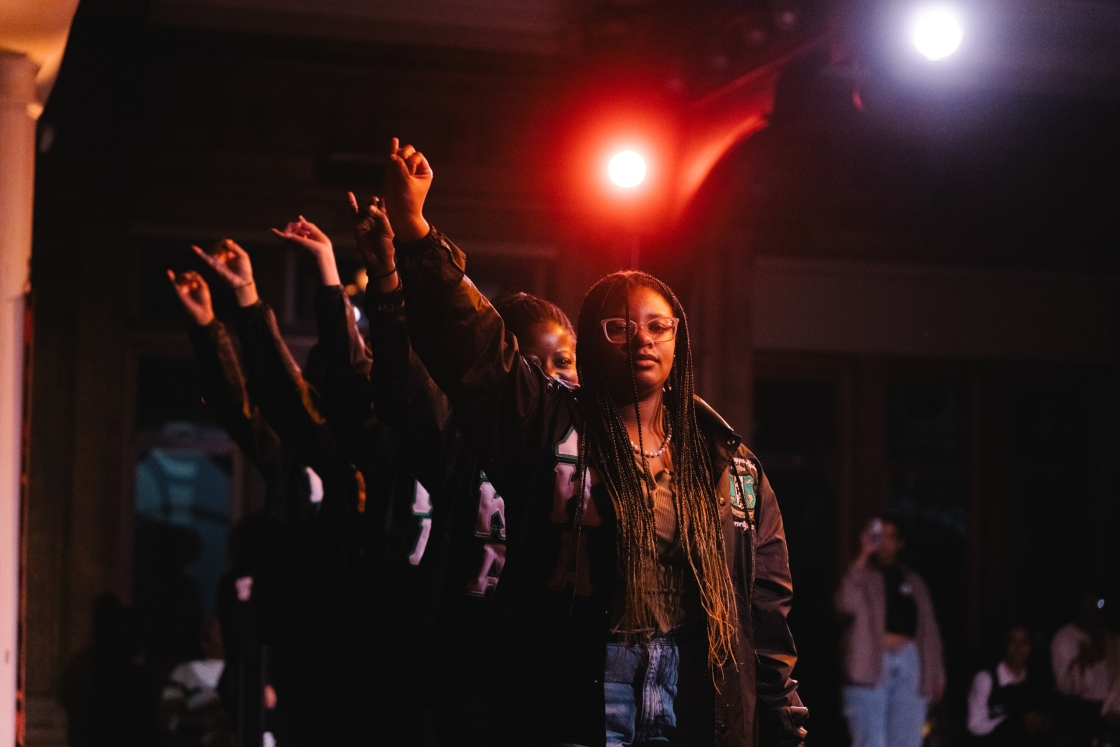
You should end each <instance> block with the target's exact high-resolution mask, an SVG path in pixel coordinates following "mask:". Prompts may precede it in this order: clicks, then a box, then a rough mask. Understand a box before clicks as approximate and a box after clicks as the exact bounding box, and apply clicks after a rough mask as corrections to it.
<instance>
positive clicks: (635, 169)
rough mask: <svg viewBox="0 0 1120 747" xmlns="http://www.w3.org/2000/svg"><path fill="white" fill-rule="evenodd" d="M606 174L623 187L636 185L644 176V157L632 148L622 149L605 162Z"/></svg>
mask: <svg viewBox="0 0 1120 747" xmlns="http://www.w3.org/2000/svg"><path fill="white" fill-rule="evenodd" d="M607 174H608V176H610V178H611V181H612V182H614V183H615V184H617V185H618V186H620V187H622V188H624V189H630V188H631V187H636V186H638V185H639V184H641V183H642V180H643V179H645V178H646V159H644V158H642V157H641V155H639V154H638V153H635V152H634V151H632V150H624V151H622V152H621V153H617V154H615V157H614V158H612V159H611V162H610V163H609V164H607Z"/></svg>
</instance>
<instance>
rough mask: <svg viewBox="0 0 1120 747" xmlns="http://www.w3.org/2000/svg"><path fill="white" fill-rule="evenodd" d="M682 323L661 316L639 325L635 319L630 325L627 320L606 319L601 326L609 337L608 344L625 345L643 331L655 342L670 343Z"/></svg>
mask: <svg viewBox="0 0 1120 747" xmlns="http://www.w3.org/2000/svg"><path fill="white" fill-rule="evenodd" d="M680 321H681V320H680V319H677V318H675V317H671V316H659V317H657V318H655V319H650V320H649V321H648V322H645V323H638V322H636V321H634V320H633V319H631V320H630V321H629V323H627V321H626V320H625V319H604V320H602V321H601V322H600V324H602V325H603V334H605V335H606V336H607V341H608V342H613V343H624V342H626V341H627V340H629V339H631V338H634V337H637V336H638V331H639V330H643V329H644V330H645V332H646V334H647V335H649V338H650V339H651V340H653V341H654V342H669V341H670V340H672V339H674V338H675V337H676V336H677V325H678V324H680Z"/></svg>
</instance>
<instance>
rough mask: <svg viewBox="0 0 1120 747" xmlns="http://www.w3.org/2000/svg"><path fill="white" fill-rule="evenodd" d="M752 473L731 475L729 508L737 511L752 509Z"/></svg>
mask: <svg viewBox="0 0 1120 747" xmlns="http://www.w3.org/2000/svg"><path fill="white" fill-rule="evenodd" d="M756 502H757V499H756V497H755V490H754V475H736V474H734V473H732V475H731V508H732V509H735V510H737V511H738V512H739V513H743V514H745V513H746V512H747V511H754V506H755V503H756Z"/></svg>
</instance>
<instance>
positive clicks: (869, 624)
mask: <svg viewBox="0 0 1120 747" xmlns="http://www.w3.org/2000/svg"><path fill="white" fill-rule="evenodd" d="M905 546H906V540H905V539H904V538H903V536H902V532H901V531H900V529H899V526H898V523H897V522H896V521H895V520H894V519H891V518H889V517H885V516H879V517H875V518H874V519H872V520H871V521H870V522H868V524H867V525H866V527H865V528H864V530H863V533H862V534H861V535H860V553H859V555H858V556H857V557H856V559H855V560H854V561H853V562H852V564H851V566H850V567H849V568H848V571H847V573H845V574H844V578H843V580H842V581H841V582H840V589H839V590H838V591H837V593H836V608H837V610H838V611H839V613H840V615H841V617H842V618H844V621H845V623H846V628H845V631H844V640H843V651H844V666H845V670H846V672H845V673H846V676H847V684H846V685H845V687H844V693H843V695H844V715H845V716H846V717H847V719H848V729H849V731H850V732H851V735H852V747H920V745H921V744H922V730H923V727H924V725H925V720H926V710H927V709H928V707H929V705H930V704H931V703H936V702H937V701H939V700H940V699H941V696H942V695H943V694H944V692H945V666H944V663H943V661H942V655H941V633H940V631H939V630H938V627H937V619H936V617H935V616H934V611H933V602H932V601H931V599H930V595H929V590H928V589H927V588H926V584H925V582H924V581H923V580H922V578H921V576H919V575H918V574H917V573H915V572H914V571H913V570H911V569H910V568H907V567H906V566H905V565H903V564H902V563H900V562H899V554H900V553H901V552H902V550H903V548H904V547H905Z"/></svg>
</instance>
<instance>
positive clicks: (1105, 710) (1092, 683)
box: [1050, 592, 1120, 747]
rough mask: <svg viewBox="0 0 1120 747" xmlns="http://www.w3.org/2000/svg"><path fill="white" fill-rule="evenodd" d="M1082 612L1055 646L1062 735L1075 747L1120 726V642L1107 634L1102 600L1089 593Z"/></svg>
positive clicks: (1059, 634) (1056, 638)
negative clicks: (1060, 697)
mask: <svg viewBox="0 0 1120 747" xmlns="http://www.w3.org/2000/svg"><path fill="white" fill-rule="evenodd" d="M1079 611H1080V614H1079V616H1078V620H1077V621H1076V622H1072V623H1070V624H1069V625H1066V626H1065V627H1063V628H1061V629H1060V630H1058V632H1057V633H1055V634H1054V639H1053V641H1051V643H1050V661H1051V664H1052V665H1053V667H1054V687H1055V689H1056V690H1057V691H1058V694H1059V695H1061V696H1063V698H1064V699H1063V702H1062V707H1061V709H1060V711H1059V718H1058V730H1059V731H1060V732H1062V733H1063V734H1065V735H1066V736H1067V738H1068V739H1069V740H1070V744H1071V745H1074V747H1080V745H1089V744H1092V743H1093V741H1094V739H1097V740H1099V739H1100V738H1101V736H1102V735H1103V734H1104V733H1105V732H1106V731H1110V730H1111V731H1116V729H1117V726H1118V725H1120V636H1118V635H1117V634H1116V633H1114V632H1113V631H1111V630H1109V629H1108V626H1107V624H1106V621H1105V614H1104V613H1105V599H1104V597H1102V596H1101V595H1100V594H1097V593H1095V592H1089V593H1086V594H1085V595H1084V596H1083V597H1082V599H1081V605H1080V610H1079Z"/></svg>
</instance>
